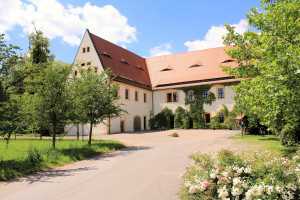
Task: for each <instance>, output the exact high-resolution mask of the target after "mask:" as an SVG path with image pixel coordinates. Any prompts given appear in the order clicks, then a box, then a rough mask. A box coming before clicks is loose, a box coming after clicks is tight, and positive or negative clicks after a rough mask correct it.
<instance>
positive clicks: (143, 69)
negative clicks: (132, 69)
mask: <svg viewBox="0 0 300 200" xmlns="http://www.w3.org/2000/svg"><path fill="white" fill-rule="evenodd" d="M136 68H138V69H139V70H142V71H144V69H143V68H141V67H140V66H139V65H137V66H136Z"/></svg>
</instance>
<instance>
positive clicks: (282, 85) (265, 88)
mask: <svg viewBox="0 0 300 200" xmlns="http://www.w3.org/2000/svg"><path fill="white" fill-rule="evenodd" d="M261 8H262V9H264V10H265V11H263V12H259V11H258V9H254V8H251V12H250V13H249V14H247V15H246V16H247V18H248V23H249V25H251V26H253V27H254V28H256V29H257V30H258V33H257V32H253V31H250V30H248V31H246V32H245V33H243V34H238V33H236V32H235V31H234V27H231V26H229V25H226V28H227V30H228V31H229V33H228V34H227V35H226V37H225V40H224V44H226V45H234V46H233V48H231V49H230V50H228V51H227V54H228V55H230V56H231V57H233V58H235V59H236V60H237V62H238V63H239V66H238V67H236V68H231V67H228V66H227V67H223V69H224V70H225V71H226V72H227V74H228V75H230V76H235V77H236V78H242V80H241V83H240V84H239V85H237V86H235V87H234V90H235V92H236V93H237V94H238V96H237V97H236V101H237V103H238V104H239V106H240V107H241V108H242V109H243V112H248V113H252V114H255V115H256V116H257V117H258V118H259V120H260V122H261V123H262V124H263V125H266V126H268V127H269V129H270V130H272V131H273V132H275V133H280V132H281V131H282V130H283V129H284V128H285V127H288V130H289V133H290V134H291V135H292V136H291V137H282V141H283V143H286V142H284V141H285V139H286V138H293V139H292V140H293V141H292V140H290V141H292V142H297V141H298V139H299V131H300V125H299V124H300V109H299V105H300V90H299V88H300V59H299V58H300V57H299V55H300V48H299V40H300V34H299V32H300V18H299V10H300V1H299V0H262V1H261ZM284 130H287V128H285V129H284ZM285 133H286V131H285Z"/></svg>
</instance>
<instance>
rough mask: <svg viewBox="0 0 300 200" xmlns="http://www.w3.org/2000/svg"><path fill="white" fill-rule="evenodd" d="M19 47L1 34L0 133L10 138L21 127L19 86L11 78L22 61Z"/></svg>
mask: <svg viewBox="0 0 300 200" xmlns="http://www.w3.org/2000/svg"><path fill="white" fill-rule="evenodd" d="M19 49H20V48H19V47H17V46H13V45H8V46H7V45H6V44H5V41H4V34H1V35H0V116H1V117H0V134H1V135H7V136H8V139H9V138H10V136H11V134H13V133H16V131H17V130H19V129H20V128H21V124H20V119H21V115H20V112H19V111H20V107H19V106H20V104H19V101H20V97H19V96H18V95H15V93H16V91H15V90H16V88H18V87H17V86H16V85H14V81H12V78H11V77H12V76H11V74H12V72H15V71H16V70H15V68H14V67H15V65H16V64H17V63H18V62H19V61H20V56H18V55H17V53H16V50H19ZM11 85H13V86H14V88H12V87H11Z"/></svg>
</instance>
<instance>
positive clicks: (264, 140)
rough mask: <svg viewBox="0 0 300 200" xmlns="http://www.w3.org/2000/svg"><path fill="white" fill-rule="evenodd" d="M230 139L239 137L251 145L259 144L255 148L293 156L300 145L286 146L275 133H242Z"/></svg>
mask: <svg viewBox="0 0 300 200" xmlns="http://www.w3.org/2000/svg"><path fill="white" fill-rule="evenodd" d="M229 139H239V140H241V141H243V142H245V143H247V144H249V145H254V146H257V147H258V149H257V148H256V149H255V150H268V151H271V152H273V153H276V154H283V155H284V156H291V155H293V154H294V153H295V152H296V151H297V150H299V147H285V146H282V145H281V141H280V139H279V138H278V137H277V136H275V135H263V136H261V135H244V137H243V138H242V135H241V133H238V134H236V135H235V136H232V137H229Z"/></svg>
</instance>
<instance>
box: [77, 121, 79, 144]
mask: <svg viewBox="0 0 300 200" xmlns="http://www.w3.org/2000/svg"><path fill="white" fill-rule="evenodd" d="M77 140H79V124H77Z"/></svg>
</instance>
